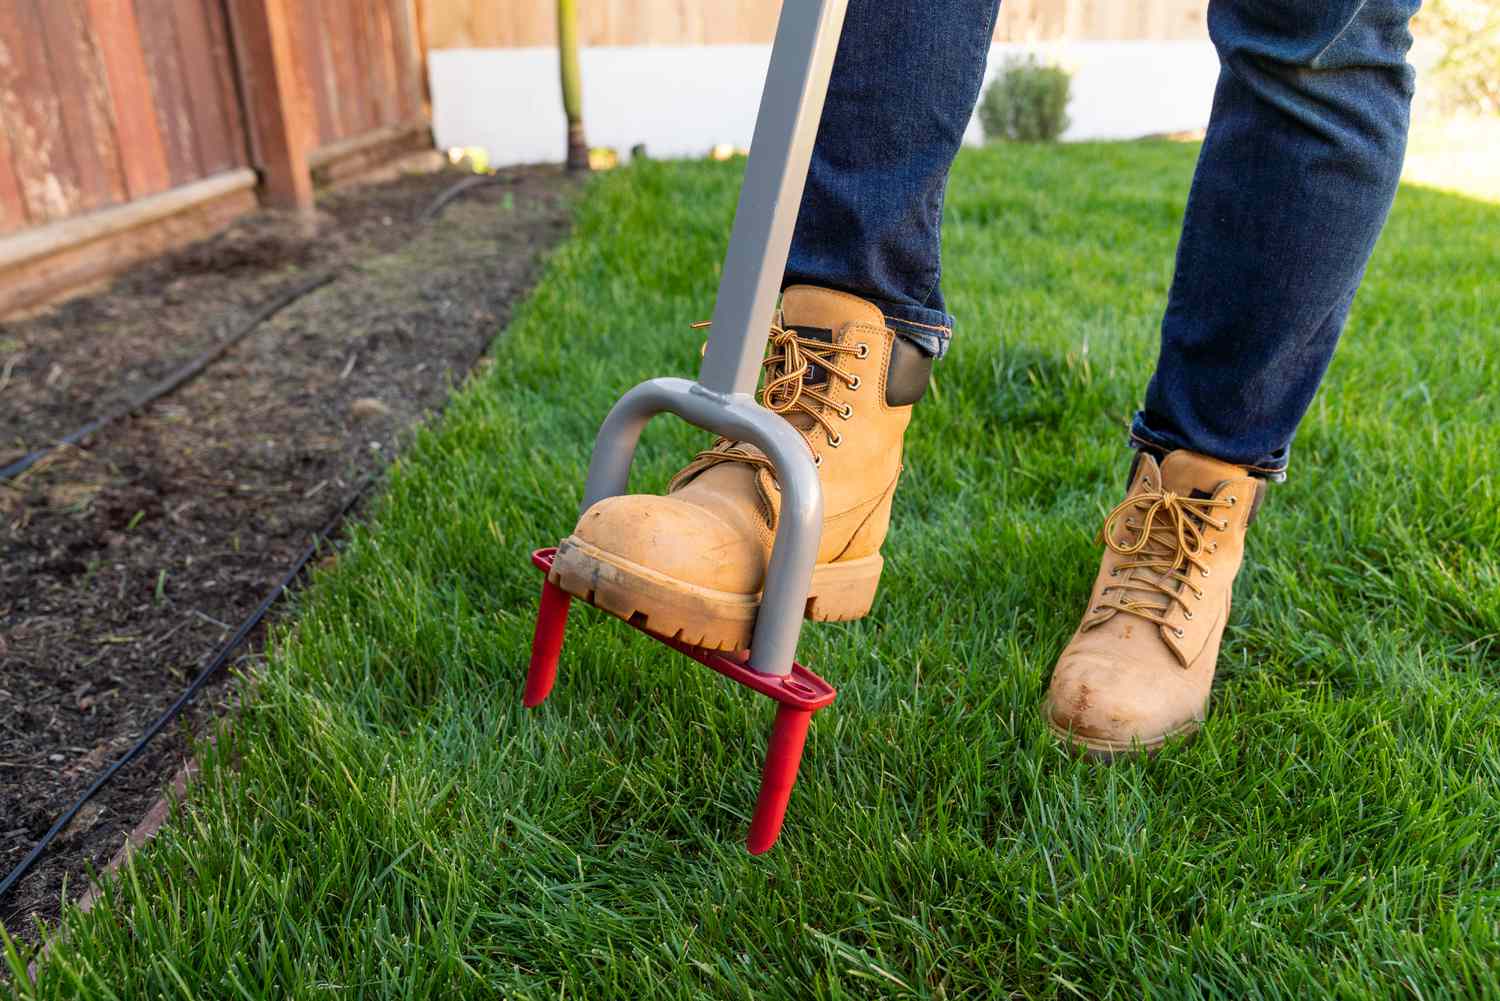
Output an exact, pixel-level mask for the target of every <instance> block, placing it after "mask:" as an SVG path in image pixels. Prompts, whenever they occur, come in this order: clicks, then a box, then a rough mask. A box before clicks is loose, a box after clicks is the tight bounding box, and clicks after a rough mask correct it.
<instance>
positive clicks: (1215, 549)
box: [1208, 542, 1219, 553]
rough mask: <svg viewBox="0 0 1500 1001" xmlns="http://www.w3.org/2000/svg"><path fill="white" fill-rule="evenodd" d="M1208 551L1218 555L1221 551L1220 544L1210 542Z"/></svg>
mask: <svg viewBox="0 0 1500 1001" xmlns="http://www.w3.org/2000/svg"><path fill="white" fill-rule="evenodd" d="M1208 551H1209V552H1211V553H1217V552H1218V551H1219V544H1218V543H1217V542H1210V543H1209V544H1208Z"/></svg>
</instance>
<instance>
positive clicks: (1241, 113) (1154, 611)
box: [1045, 0, 1418, 755]
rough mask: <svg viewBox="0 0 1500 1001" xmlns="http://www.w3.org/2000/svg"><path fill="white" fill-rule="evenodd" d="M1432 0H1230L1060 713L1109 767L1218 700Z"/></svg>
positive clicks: (1335, 328) (1060, 674)
mask: <svg viewBox="0 0 1500 1001" xmlns="http://www.w3.org/2000/svg"><path fill="white" fill-rule="evenodd" d="M1417 6H1418V3H1417V0H1325V2H1322V3H1310V2H1304V0H1211V2H1210V5H1209V15H1208V16H1209V31H1210V34H1211V35H1212V37H1213V40H1214V43H1215V45H1216V46H1217V47H1218V50H1219V56H1220V61H1221V63H1222V67H1223V68H1222V72H1221V74H1220V77H1219V83H1218V88H1217V90H1216V92H1215V95H1214V105H1213V114H1212V118H1211V120H1210V123H1209V128H1208V134H1207V136H1206V138H1205V140H1204V144H1203V151H1202V154H1201V156H1200V158H1199V162H1198V169H1197V173H1196V174H1195V176H1194V179H1193V188H1192V192H1191V194H1190V196H1189V198H1188V208H1187V215H1186V217H1185V219H1184V221H1183V230H1182V239H1181V242H1180V244H1179V246H1178V255H1177V273H1176V276H1175V277H1174V279H1173V282H1172V291H1171V295H1170V298H1169V301H1168V305H1167V310H1166V316H1165V319H1164V320H1163V323H1162V345H1161V356H1160V359H1159V361H1158V363H1157V370H1156V374H1155V376H1154V377H1153V378H1152V380H1151V383H1150V386H1149V388H1148V390H1147V394H1146V403H1145V407H1144V408H1143V409H1142V410H1141V412H1140V413H1139V414H1138V415H1137V416H1136V419H1135V422H1134V426H1133V429H1132V438H1133V440H1134V441H1135V443H1136V444H1137V445H1138V446H1139V447H1140V448H1141V452H1140V453H1139V454H1138V456H1137V459H1136V464H1135V466H1134V467H1133V468H1132V470H1131V482H1130V487H1129V490H1128V493H1127V496H1126V499H1125V501H1124V502H1123V503H1122V504H1121V505H1120V506H1119V507H1117V508H1116V509H1115V510H1114V511H1113V512H1112V513H1111V514H1110V516H1109V518H1108V519H1107V520H1106V521H1105V525H1104V532H1103V536H1104V542H1105V545H1106V549H1105V554H1104V561H1103V564H1102V566H1101V567H1100V570H1099V575H1098V577H1097V579H1096V580H1095V583H1094V589H1093V591H1092V593H1091V594H1090V596H1089V604H1088V610H1087V611H1086V612H1085V614H1084V617H1083V621H1082V623H1081V624H1080V625H1079V627H1078V631H1077V632H1076V633H1075V634H1074V636H1073V639H1072V640H1071V641H1070V642H1069V644H1068V646H1067V648H1066V649H1065V650H1064V651H1063V654H1062V656H1061V658H1060V659H1059V661H1058V664H1057V667H1056V669H1055V670H1054V671H1053V675H1052V681H1051V684H1050V686H1049V689H1048V693H1047V700H1046V706H1045V712H1046V715H1047V717H1048V721H1049V723H1050V725H1051V726H1052V728H1053V730H1054V731H1055V732H1056V733H1057V734H1058V735H1059V736H1062V737H1064V738H1065V739H1068V740H1070V741H1071V742H1072V743H1073V744H1074V745H1075V746H1078V747H1082V748H1083V749H1085V750H1088V751H1090V752H1093V753H1096V754H1100V755H1112V754H1116V753H1120V752H1128V751H1131V750H1135V749H1142V748H1144V749H1151V748H1155V747H1158V746H1160V745H1161V744H1162V743H1163V742H1164V741H1165V740H1166V739H1167V738H1169V737H1172V736H1174V735H1179V734H1187V733H1190V732H1192V731H1193V730H1194V729H1196V727H1197V725H1198V722H1199V721H1200V720H1201V719H1202V718H1203V715H1204V713H1205V711H1206V710H1207V705H1208V697H1209V691H1210V687H1211V684H1212V681H1213V675H1214V667H1215V665H1216V663H1217V659H1218V651H1219V643H1220V640H1221V638H1222V635H1223V631H1224V625H1225V622H1226V620H1227V618H1228V615H1229V604H1230V588H1231V585H1232V584H1233V581H1234V577H1235V575H1236V573H1237V572H1238V570H1239V566H1240V562H1241V559H1242V557H1243V552H1244V542H1245V533H1246V529H1247V528H1248V526H1249V524H1250V521H1251V519H1252V517H1253V515H1254V512H1255V508H1256V506H1257V505H1256V502H1257V500H1258V499H1259V497H1260V495H1261V493H1262V490H1263V489H1264V485H1265V483H1264V478H1266V477H1279V476H1281V475H1282V471H1283V470H1284V469H1285V467H1286V462H1287V453H1288V449H1289V447H1290V444H1291V440H1292V436H1293V434H1294V432H1295V431H1296V428H1297V424H1298V422H1299V421H1301V419H1302V417H1303V415H1304V414H1305V413H1306V411H1307V407H1308V404H1309V403H1310V402H1311V400H1312V396H1313V393H1314V392H1315V391H1316V390H1317V387H1318V383H1319V381H1320V380H1321V379H1322V377H1323V374H1324V372H1325V371H1326V370H1327V367H1328V363H1329V360H1330V358H1331V357H1332V354H1333V350H1334V346H1335V344H1336V343H1337V341H1338V337H1339V332H1340V330H1341V329H1342V327H1343V324H1344V318H1345V316H1346V315H1347V313H1348V310H1349V306H1350V303H1351V301H1352V300H1353V297H1354V292H1355V289H1356V288H1357V287H1358V285H1359V281H1360V278H1361V276H1362V274H1363V272H1364V268H1365V265H1366V263H1367V262H1368V260H1369V256H1370V252H1371V250H1372V249H1373V248H1374V245H1375V240H1376V237H1377V236H1378V235H1379V234H1380V230H1381V227H1382V226H1383V225H1384V223H1385V218H1386V214H1387V212H1388V211H1389V209H1390V205H1391V200H1392V198H1393V196H1394V194H1395V190H1396V182H1397V178H1398V177H1399V175H1400V171H1401V161H1402V156H1403V153H1404V150H1405V142H1406V129H1407V118H1408V109H1409V106H1410V102H1411V96H1412V71H1411V68H1410V67H1409V66H1407V65H1406V61H1405V55H1406V52H1407V49H1408V48H1409V47H1410V44H1411V37H1410V35H1409V33H1408V31H1407V23H1408V21H1409V20H1410V18H1411V16H1412V15H1413V14H1415V13H1416V8H1417Z"/></svg>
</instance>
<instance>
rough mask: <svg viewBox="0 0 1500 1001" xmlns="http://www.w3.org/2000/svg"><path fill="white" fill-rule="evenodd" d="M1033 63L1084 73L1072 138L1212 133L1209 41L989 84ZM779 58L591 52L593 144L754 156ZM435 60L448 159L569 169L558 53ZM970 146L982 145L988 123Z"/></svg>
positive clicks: (755, 49)
mask: <svg viewBox="0 0 1500 1001" xmlns="http://www.w3.org/2000/svg"><path fill="white" fill-rule="evenodd" d="M1026 51H1034V52H1037V53H1038V54H1039V55H1041V56H1042V58H1043V59H1045V60H1048V61H1053V62H1057V63H1059V64H1061V65H1063V66H1065V67H1067V68H1068V69H1070V70H1072V71H1073V74H1074V76H1073V101H1072V104H1071V105H1070V107H1069V114H1070V115H1071V117H1072V119H1073V124H1072V127H1071V128H1070V129H1069V130H1068V132H1067V134H1066V135H1065V137H1064V138H1067V139H1101V138H1131V137H1135V136H1142V135H1147V134H1151V133H1157V132H1176V131H1183V130H1188V129H1196V128H1202V127H1203V126H1204V125H1205V124H1206V123H1207V122H1208V111H1209V105H1210V102H1211V98H1212V96H1213V85H1214V80H1215V79H1216V78H1217V76H1218V60H1217V58H1216V57H1215V55H1214V50H1213V46H1212V45H1210V44H1209V43H1208V42H1206V41H1198V42H1070V43H1056V44H1047V45H1039V46H1025V45H996V46H994V47H992V48H991V50H990V60H989V70H988V75H989V76H993V75H994V73H996V72H997V71H998V70H999V68H1000V66H1001V64H1002V62H1003V61H1004V58H1005V57H1006V56H1007V55H1009V54H1012V53H1018V52H1026ZM770 53H771V49H770V46H766V45H722V46H694V47H668V46H652V47H640V48H597V49H585V50H584V51H583V53H582V73H583V109H584V123H585V126H586V127H587V130H588V138H589V142H590V144H591V145H595V146H613V147H615V148H616V149H618V150H619V151H620V152H621V154H622V155H623V154H625V152H626V151H627V150H629V149H630V147H632V146H634V145H635V144H636V143H645V144H646V148H647V149H648V150H649V151H650V152H651V155H652V156H657V157H674V156H701V155H702V154H703V153H705V152H706V151H707V150H708V149H709V148H711V147H712V146H714V145H715V144H716V143H730V144H733V145H735V146H747V145H749V143H750V136H751V134H752V132H753V131H754V127H755V111H756V106H757V104H758V102H759V100H760V89H761V84H762V83H763V82H764V79H765V74H766V67H767V65H768V63H769V61H770ZM428 59H429V61H428V65H429V67H430V73H431V82H432V103H433V130H434V132H435V134H436V138H437V143H438V145H439V146H440V147H444V148H446V147H452V146H482V147H484V148H485V149H487V150H488V151H489V156H490V163H491V164H494V165H497V166H498V165H503V164H512V163H534V162H539V161H556V160H560V159H561V157H562V152H563V148H564V141H563V137H564V125H563V113H562V100H561V98H560V96H559V91H558V74H557V53H556V51H555V50H553V49H446V50H438V51H434V52H432V53H431V54H430V55H429V57H428ZM968 138H969V140H970V141H971V142H977V141H978V140H979V138H980V132H979V127H978V124H977V123H976V124H974V125H972V126H970V129H969V136H968Z"/></svg>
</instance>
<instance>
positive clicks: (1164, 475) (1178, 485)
mask: <svg viewBox="0 0 1500 1001" xmlns="http://www.w3.org/2000/svg"><path fill="white" fill-rule="evenodd" d="M1245 476H1246V472H1245V468H1244V467H1243V466H1235V465H1231V464H1229V463H1227V462H1220V461H1219V460H1218V459H1210V458H1209V457H1208V456H1206V455H1199V454H1198V453H1197V452H1189V451H1188V450H1187V449H1178V450H1177V451H1175V452H1172V453H1170V454H1169V455H1168V456H1167V457H1166V458H1165V459H1163V460H1162V461H1161V485H1162V488H1163V489H1165V490H1170V491H1172V492H1173V493H1174V494H1177V495H1178V496H1179V497H1212V496H1213V494H1214V491H1215V490H1218V489H1219V486H1220V485H1221V484H1223V482H1224V481H1225V480H1242V479H1244V478H1245Z"/></svg>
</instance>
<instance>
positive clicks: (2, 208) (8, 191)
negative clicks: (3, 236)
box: [0, 122, 27, 233]
mask: <svg viewBox="0 0 1500 1001" xmlns="http://www.w3.org/2000/svg"><path fill="white" fill-rule="evenodd" d="M26 222H27V217H26V202H25V200H24V199H23V198H22V197H21V180H20V178H18V177H17V176H16V168H15V165H14V164H13V163H12V162H11V158H10V133H9V132H8V131H7V130H6V128H5V123H4V122H0V233H9V232H11V231H12V230H17V229H20V228H21V227H22V226H24V225H26Z"/></svg>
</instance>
